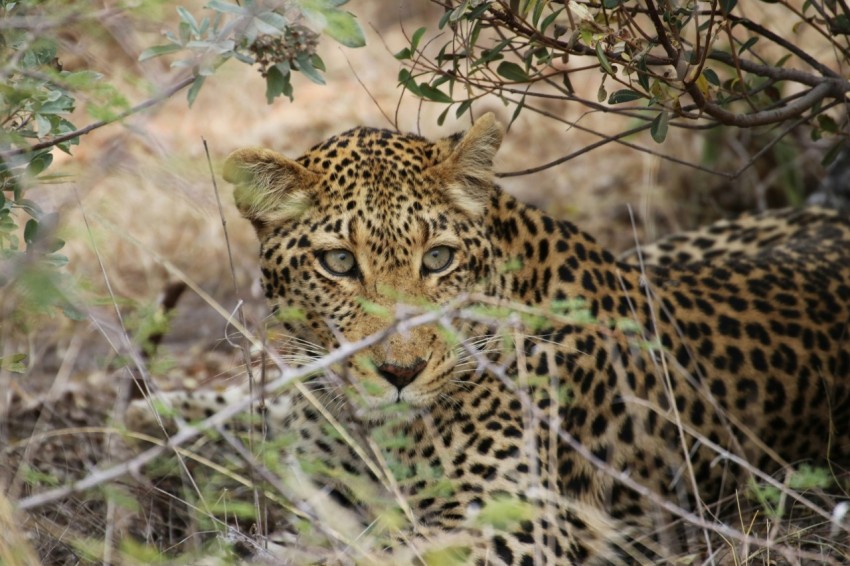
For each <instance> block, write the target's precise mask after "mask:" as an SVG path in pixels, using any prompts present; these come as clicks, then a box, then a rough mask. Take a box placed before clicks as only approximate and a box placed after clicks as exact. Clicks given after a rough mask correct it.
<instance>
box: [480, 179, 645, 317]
mask: <svg viewBox="0 0 850 566" xmlns="http://www.w3.org/2000/svg"><path fill="white" fill-rule="evenodd" d="M486 222H487V226H488V231H489V235H490V239H491V241H492V242H494V243H495V249H494V255H495V257H496V265H495V267H494V271H495V273H494V275H493V293H494V295H497V296H499V297H500V298H503V299H507V300H510V301H514V302H519V303H523V304H527V305H534V306H539V307H542V308H546V307H547V306H550V305H553V304H558V303H564V302H568V303H572V302H575V301H578V302H583V303H585V305H586V307H587V308H588V309H590V311H591V314H593V315H599V314H600V312H601V311H609V310H610V306H609V305H608V304H607V303H608V302H609V301H610V300H611V299H612V298H614V297H617V296H622V295H623V294H624V293H626V294H631V293H630V291H633V290H636V289H637V288H638V286H639V282H640V270H639V269H636V268H635V267H634V266H631V265H627V264H623V263H620V262H618V261H617V260H616V258H615V257H614V255H613V254H612V253H611V252H609V251H608V250H606V249H605V248H604V247H603V246H601V245H600V244H599V243H598V242H596V240H595V239H594V238H593V237H592V236H590V235H589V234H587V233H585V232H583V231H581V230H579V229H578V228H577V227H576V226H575V225H574V224H572V223H570V222H568V221H565V220H556V219H554V218H552V217H551V216H549V215H548V214H546V213H545V212H544V211H542V210H540V209H538V208H536V207H534V206H531V205H528V204H525V203H522V202H520V201H518V200H517V199H516V198H514V197H512V196H511V195H509V194H507V193H505V192H504V191H502V190H501V189H497V190H496V191H495V192H494V195H493V197H492V199H491V203H490V207H489V208H488V212H487V220H486Z"/></svg>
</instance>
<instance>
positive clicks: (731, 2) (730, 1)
mask: <svg viewBox="0 0 850 566" xmlns="http://www.w3.org/2000/svg"><path fill="white" fill-rule="evenodd" d="M737 4H738V0H720V9H721V10H723V13H724V14H731V13H732V10H734V9H735V6H737Z"/></svg>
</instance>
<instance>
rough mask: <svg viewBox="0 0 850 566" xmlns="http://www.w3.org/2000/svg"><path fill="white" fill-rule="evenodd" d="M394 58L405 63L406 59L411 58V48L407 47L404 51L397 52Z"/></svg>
mask: <svg viewBox="0 0 850 566" xmlns="http://www.w3.org/2000/svg"><path fill="white" fill-rule="evenodd" d="M393 57H395V58H396V59H398V60H399V61H404V60H405V59H410V57H411V51H410V47H405V48H404V49H402V50H400V51H397V52H396V53H395V54H393Z"/></svg>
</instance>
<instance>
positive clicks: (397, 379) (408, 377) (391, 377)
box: [378, 358, 425, 391]
mask: <svg viewBox="0 0 850 566" xmlns="http://www.w3.org/2000/svg"><path fill="white" fill-rule="evenodd" d="M423 369H425V360H423V359H422V358H416V360H414V362H413V363H412V364H410V365H409V366H400V365H396V364H391V363H383V364H381V365H379V366H378V373H379V374H380V375H381V377H383V378H384V379H386V380H387V381H388V382H389V383H390V384H391V385H393V386H394V387H395V388H397V389H398V390H399V391H401V390H402V389H404V388H405V387H407V386H408V385H410V384H411V383H413V380H414V379H416V376H417V375H419V374H420V373H421V372H422V370H423Z"/></svg>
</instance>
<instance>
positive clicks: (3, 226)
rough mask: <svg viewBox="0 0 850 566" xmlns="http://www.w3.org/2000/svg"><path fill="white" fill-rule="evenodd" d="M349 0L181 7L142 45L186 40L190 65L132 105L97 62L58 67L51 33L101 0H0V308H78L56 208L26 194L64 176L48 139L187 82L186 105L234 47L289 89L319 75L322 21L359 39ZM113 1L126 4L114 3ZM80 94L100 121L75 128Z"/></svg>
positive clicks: (56, 141) (74, 312)
mask: <svg viewBox="0 0 850 566" xmlns="http://www.w3.org/2000/svg"><path fill="white" fill-rule="evenodd" d="M346 1H347V0H299V1H298V2H295V1H291V2H283V3H280V2H276V3H272V2H264V1H262V0H260V1H255V0H247V1H245V2H242V3H241V4H240V3H237V2H226V1H224V0H211V1H210V2H209V4H208V5H207V9H208V10H210V11H211V12H212V17H211V18H210V17H204V18H202V19H201V20H200V21H197V20H196V19H195V18H194V17H193V16H192V15H191V14H190V13H189V12H188V11H187V10H186V9H184V8H182V7H180V8H178V9H177V12H178V15H179V18H180V24H179V27H178V30H177V33H171V32H167V33H166V34H165V35H166V38H167V39H168V42H169V43H167V44H165V45H160V46H156V47H151V48H149V49H147V50H145V51H144V52H142V54H141V55H140V60H142V61H144V60H146V59H150V58H152V57H157V56H161V55H167V54H173V53H177V52H184V51H188V52H189V54H190V56H189V57H187V58H185V59H180V60H177V61H175V62H174V64H173V66H174V67H178V68H187V69H189V70H190V73H191V76H190V78H189V80H188V81H186V80H184V81H183V83H178V84H177V85H176V86H175V87H174V88H173V89H172V90H171V91H169V92H167V93H166V94H165V95H164V96H160V97H158V98H155V99H152V100H151V101H148V102H146V103H143V104H141V105H139V106H137V107H135V108H130V106H129V104H128V102H127V100H126V99H125V97H124V96H123V95H122V94H121V93H120V92H119V91H118V90H117V89H116V88H115V87H113V86H112V85H111V84H109V83H108V82H107V81H105V80H104V79H103V76H102V75H101V74H100V73H97V72H95V71H93V70H91V69H86V68H83V69H81V70H74V71H70V70H65V69H64V68H63V64H62V62H61V55H62V53H61V52H60V48H61V44H60V40H59V39H58V38H59V37H60V36H61V33H67V32H69V31H70V32H71V33H73V30H74V29H75V28H74V26H75V25H78V24H79V23H80V22H81V21H82V22H83V25H84V29H85V30H86V32H87V33H88V32H91V31H92V28H93V27H96V26H98V25H99V22H98V14H99V12H98V6H95V5H90V4H88V3H86V2H81V3H65V2H41V3H34V2H9V1H5V0H3V1H0V22H2V27H0V61H2V63H0V75H2V80H0V125H2V128H0V291H2V292H4V293H11V295H12V296H13V297H14V299H13V300H12V301H10V303H11V304H13V305H15V306H14V308H13V311H14V312H12V313H4V315H3V316H4V317H5V318H6V319H7V320H15V321H16V322H18V323H19V324H20V323H21V322H24V321H26V320H27V319H28V318H29V317H30V316H31V315H34V314H35V315H41V314H44V313H48V314H49V313H52V312H53V311H54V310H55V309H56V307H59V308H61V309H62V310H64V312H65V313H66V314H68V315H69V316H72V317H74V318H79V317H80V316H81V315H80V312H79V310H78V309H77V308H75V307H74V306H73V303H74V302H75V299H74V298H73V295H74V291H73V286H72V285H71V284H70V279H69V277H68V276H67V274H65V273H64V271H63V269H62V268H63V267H64V265H65V264H66V263H67V261H68V260H67V258H66V257H65V256H64V255H62V254H60V253H59V252H60V250H61V249H62V247H63V246H64V242H63V241H61V240H59V239H57V238H56V237H55V236H54V235H53V232H54V227H55V225H56V223H57V216H56V214H52V213H51V214H47V213H45V212H44V211H43V210H42V208H41V207H40V206H39V205H38V204H37V203H36V202H35V201H33V200H31V199H30V198H27V194H26V193H27V191H28V189H29V188H31V187H33V186H36V185H41V184H45V183H50V182H56V181H58V180H61V178H60V177H59V176H57V175H55V174H51V173H50V172H49V168H50V166H51V164H52V163H53V150H54V148H58V149H59V150H61V151H63V152H65V153H68V154H70V152H71V148H72V147H73V146H75V145H77V144H79V141H80V136H81V135H84V134H85V133H88V132H89V131H91V130H93V129H95V128H97V127H101V126H104V125H107V124H109V123H112V122H114V121H116V120H119V119H121V118H124V117H126V116H128V115H130V114H133V113H135V112H137V111H138V110H140V109H142V108H145V107H147V106H148V105H150V104H152V103H155V102H157V101H159V100H162V99H164V98H167V97H168V96H170V95H171V94H173V93H174V92H177V91H178V90H180V89H181V88H183V87H184V86H187V85H191V86H190V88H189V90H188V98H189V103H190V105H191V103H192V102H194V100H195V98H196V97H197V95H198V92H199V91H200V89H201V87H202V85H203V84H204V81H205V80H206V78H207V77H208V76H210V75H211V74H212V73H213V72H214V71H215V70H216V69H217V68H218V67H219V66H220V65H221V64H222V63H223V62H225V61H226V60H228V59H230V58H236V59H237V60H239V61H242V62H244V63H248V64H256V65H257V66H258V68H259V70H260V72H261V73H262V74H263V76H264V77H265V78H266V83H267V96H268V100H269V102H271V101H272V100H273V99H274V98H276V97H277V96H279V95H281V94H285V95H286V96H288V97H289V98H290V99H292V96H293V91H292V84H291V82H290V80H291V76H292V73H293V72H296V71H298V72H301V73H303V74H304V75H305V76H307V77H308V78H309V79H310V80H312V81H314V82H317V83H324V78H323V77H322V74H321V71H323V70H324V64H323V62H322V60H321V58H320V57H319V56H318V55H317V54H316V53H315V50H316V47H317V45H318V38H319V32H323V33H325V34H326V35H327V36H328V37H331V38H332V39H334V40H335V41H338V42H340V43H342V44H343V45H347V46H350V47H357V46H361V45H363V43H364V39H363V33H362V31H361V29H360V27H359V25H358V24H357V22H356V20H355V19H354V17H353V16H352V15H351V14H349V13H348V12H345V11H343V10H341V9H340V6H342V5H344V4H345V3H346ZM115 9H116V10H118V11H129V10H130V9H129V8H127V7H124V6H122V5H119V6H117V7H116V8H115ZM314 30H318V31H314ZM60 32H61V33H60ZM79 100H84V101H85V105H84V108H85V110H86V112H87V113H88V114H89V115H90V116H92V117H93V118H95V119H96V120H98V122H96V123H94V124H92V125H89V126H87V127H86V128H82V129H78V128H77V126H75V124H74V123H72V122H71V121H70V116H71V114H72V113H74V112H75V111H76V110H77V109H78V106H79V104H78V101H79ZM0 368H2V369H4V370H7V371H15V372H21V371H24V370H25V364H24V360H23V358H22V355H21V354H12V355H11V356H6V357H5V358H0Z"/></svg>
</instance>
